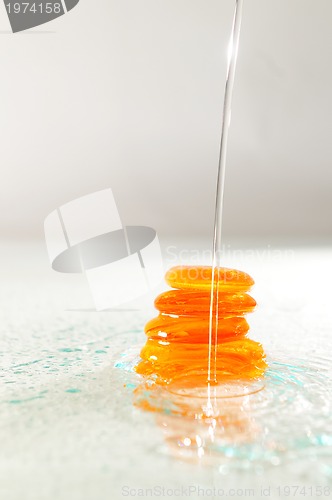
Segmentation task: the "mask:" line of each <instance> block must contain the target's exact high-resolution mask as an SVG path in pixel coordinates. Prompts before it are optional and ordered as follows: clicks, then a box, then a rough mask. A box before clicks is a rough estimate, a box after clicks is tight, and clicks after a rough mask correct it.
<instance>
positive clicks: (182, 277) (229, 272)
mask: <svg viewBox="0 0 332 500" xmlns="http://www.w3.org/2000/svg"><path fill="white" fill-rule="evenodd" d="M218 278H219V279H218V290H220V291H221V292H234V293H237V292H247V291H248V290H250V288H251V287H252V286H253V285H254V284H255V282H254V280H253V279H252V278H251V276H249V274H247V273H244V272H243V271H237V270H236V269H228V268H226V267H219V268H218ZM165 281H166V283H167V284H168V285H169V286H171V287H172V288H179V289H181V290H189V289H191V290H210V289H211V281H212V267H210V266H175V267H172V268H171V269H169V271H167V273H166V275H165ZM215 282H216V280H215Z"/></svg>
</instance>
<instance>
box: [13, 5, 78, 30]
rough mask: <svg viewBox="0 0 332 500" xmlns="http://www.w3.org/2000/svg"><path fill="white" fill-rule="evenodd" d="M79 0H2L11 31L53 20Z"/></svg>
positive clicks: (25, 28)
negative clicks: (27, 0)
mask: <svg viewBox="0 0 332 500" xmlns="http://www.w3.org/2000/svg"><path fill="white" fill-rule="evenodd" d="M78 2H79V0H38V2H26V1H25V0H15V1H9V0H4V3H5V6H6V10H7V14H8V17H9V22H10V25H11V28H12V30H13V33H16V32H18V31H23V30H27V29H30V28H34V27H35V26H40V25H41V24H45V23H48V22H49V21H53V19H56V18H57V17H60V16H62V15H63V14H65V13H66V12H68V11H69V10H71V9H73V8H74V7H75V6H76V5H77V4H78Z"/></svg>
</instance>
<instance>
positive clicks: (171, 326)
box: [136, 266, 267, 386]
mask: <svg viewBox="0 0 332 500" xmlns="http://www.w3.org/2000/svg"><path fill="white" fill-rule="evenodd" d="M218 273H219V280H218V321H217V329H218V347H217V351H216V361H217V379H218V381H222V380H225V379H227V380H229V379H237V378H246V379H252V378H257V377H259V376H261V375H262V374H263V373H264V371H265V369H266V366H267V365H266V362H265V354H264V351H263V348H262V346H261V344H259V343H258V342H255V341H253V340H251V339H249V338H247V333H248V330H249V325H248V323H247V321H246V319H245V318H244V315H245V314H247V313H249V312H252V311H253V310H254V309H255V306H256V301H255V300H254V299H253V298H252V297H251V296H250V295H249V294H248V293H246V292H247V291H248V290H250V288H251V287H252V285H253V284H254V281H253V279H252V278H251V277H250V276H249V275H248V274H246V273H244V272H242V271H237V270H234V269H226V268H219V269H218ZM165 279H166V282H167V283H168V284H169V285H170V286H171V287H173V289H172V290H169V291H167V292H164V293H162V294H161V295H159V296H158V297H157V298H156V300H155V307H156V309H157V310H158V311H159V315H158V316H157V317H156V318H154V319H152V320H151V321H149V322H148V323H147V324H146V326H145V333H146V335H147V337H148V338H147V342H146V344H145V346H144V347H143V349H142V351H141V361H140V363H138V365H137V366H136V371H137V373H140V374H142V375H146V376H154V377H155V379H156V381H157V382H158V383H161V384H165V383H166V384H168V383H170V382H172V381H174V380H176V378H177V377H183V376H184V375H186V374H187V375H188V377H191V379H192V383H193V386H194V385H195V384H196V383H197V382H198V379H200V378H201V377H206V370H207V362H208V353H209V345H208V341H209V320H210V299H211V297H210V295H211V281H212V269H211V267H205V266H196V267H194V266H179V267H173V268H172V269H170V270H169V271H168V272H167V273H166V277H165Z"/></svg>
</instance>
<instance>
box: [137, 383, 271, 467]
mask: <svg viewBox="0 0 332 500" xmlns="http://www.w3.org/2000/svg"><path fill="white" fill-rule="evenodd" d="M215 387H216V390H217V392H215V394H214V389H213V386H212V387H211V389H210V390H208V388H207V386H205V387H203V386H201V387H196V388H191V390H190V392H184V391H181V392H179V391H178V388H179V387H177V386H176V385H174V384H172V383H171V384H168V385H166V386H162V385H160V384H158V383H155V382H154V381H153V380H151V379H149V380H145V381H143V382H142V383H141V384H140V385H139V386H138V387H137V388H136V389H135V391H134V404H135V406H137V407H138V408H141V409H142V410H145V411H149V412H153V413H155V414H156V419H157V423H158V425H159V426H160V427H161V428H162V429H163V433H164V437H165V442H166V444H167V449H168V452H169V453H170V454H172V455H174V456H176V457H178V458H182V459H186V460H190V461H197V460H198V459H199V460H202V459H204V460H205V461H206V460H210V459H211V460H212V461H213V460H214V459H215V458H216V457H217V458H218V459H220V458H221V457H223V456H224V457H225V458H227V453H231V454H232V455H230V457H235V456H237V455H238V456H241V455H242V454H243V450H247V451H248V450H249V449H251V448H252V449H254V448H255V446H256V443H257V441H259V440H260V438H261V436H262V435H263V429H262V428H261V426H260V424H259V422H258V420H257V418H256V412H255V408H256V405H257V403H258V402H260V401H264V400H265V398H266V395H265V394H264V390H262V389H263V387H264V386H263V385H262V384H261V383H259V382H250V383H243V382H242V383H241V381H237V382H234V385H232V384H223V385H219V386H215ZM230 390H232V393H233V395H231V393H230ZM236 390H238V393H236ZM245 391H247V393H245ZM227 393H229V396H227ZM213 394H214V395H213Z"/></svg>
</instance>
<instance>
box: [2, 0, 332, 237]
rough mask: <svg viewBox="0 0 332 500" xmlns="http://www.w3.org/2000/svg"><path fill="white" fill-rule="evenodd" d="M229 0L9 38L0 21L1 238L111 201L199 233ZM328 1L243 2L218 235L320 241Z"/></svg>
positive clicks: (98, 17)
mask: <svg viewBox="0 0 332 500" xmlns="http://www.w3.org/2000/svg"><path fill="white" fill-rule="evenodd" d="M234 3H235V2H234V1H231V0H162V1H161V0H98V2H95V1H94V2H93V1H88V0H81V1H80V3H79V4H78V6H77V7H76V8H75V9H73V10H72V11H71V12H69V13H68V14H66V15H65V16H63V17H60V18H59V19H57V20H55V21H53V22H52V23H49V24H46V25H44V26H41V27H38V28H36V29H35V30H33V31H30V32H26V33H21V34H16V35H13V34H11V33H10V32H9V23H8V19H7V18H6V13H5V9H4V7H3V6H1V8H2V7H3V8H2V10H1V12H0V30H1V33H0V60H1V79H0V95H1V113H0V137H1V138H0V153H1V155H0V165H1V182H0V191H1V192H0V234H1V237H3V238H13V237H15V238H17V237H18V238H19V237H24V238H25V237H42V235H43V220H44V218H45V216H46V215H47V214H48V213H49V212H51V211H52V210H54V209H55V208H56V207H57V206H59V205H61V204H63V203H65V202H67V201H69V200H71V199H74V198H76V197H78V196H82V195H84V194H87V193H89V192H92V191H95V190H99V189H103V188H106V187H112V189H113V192H114V195H115V198H116V200H117V203H118V207H119V211H120V213H121V215H122V218H123V222H124V223H125V224H130V225H136V224H143V225H148V226H152V227H154V228H155V229H156V230H157V231H158V232H159V234H160V235H161V236H163V235H182V236H194V237H198V236H203V237H207V236H210V235H211V234H212V222H213V221H212V217H213V209H214V193H215V180H216V169H217V163H218V149H219V136H220V124H221V116H220V114H221V109H222V99H223V90H224V76H225V65H226V51H227V41H228V37H229V33H230V27H231V18H232V12H233V8H234ZM331 25H332V2H331V0H247V1H245V8H244V20H243V32H242V38H241V44H240V53H239V61H238V71H237V80H236V88H235V93H234V106H233V117H232V130H231V135H230V145H229V161H228V171H227V176H226V196H225V211H224V230H225V235H226V237H232V236H237V237H245V236H253V237H256V236H257V237H262V238H266V239H269V238H272V237H274V238H277V239H278V238H280V239H282V238H284V237H289V238H302V239H304V240H306V241H308V242H310V243H312V242H314V241H316V240H317V241H318V240H320V239H325V240H330V241H332V237H331V235H332V196H331V194H332V193H331V191H332V168H331V167H332V140H331V133H332V126H331V116H332V60H331V49H332V30H331Z"/></svg>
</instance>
